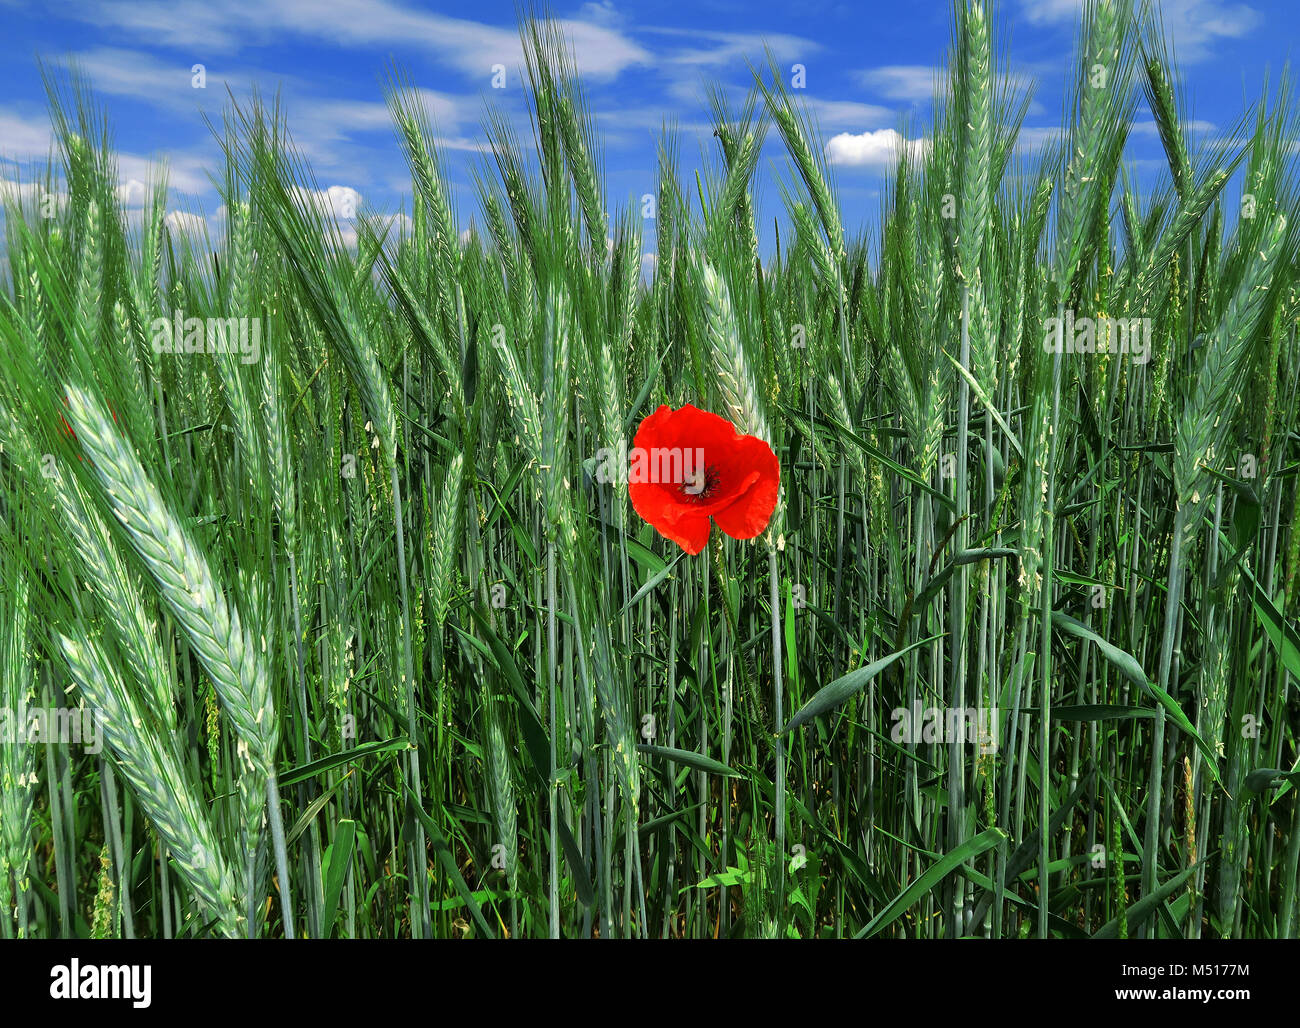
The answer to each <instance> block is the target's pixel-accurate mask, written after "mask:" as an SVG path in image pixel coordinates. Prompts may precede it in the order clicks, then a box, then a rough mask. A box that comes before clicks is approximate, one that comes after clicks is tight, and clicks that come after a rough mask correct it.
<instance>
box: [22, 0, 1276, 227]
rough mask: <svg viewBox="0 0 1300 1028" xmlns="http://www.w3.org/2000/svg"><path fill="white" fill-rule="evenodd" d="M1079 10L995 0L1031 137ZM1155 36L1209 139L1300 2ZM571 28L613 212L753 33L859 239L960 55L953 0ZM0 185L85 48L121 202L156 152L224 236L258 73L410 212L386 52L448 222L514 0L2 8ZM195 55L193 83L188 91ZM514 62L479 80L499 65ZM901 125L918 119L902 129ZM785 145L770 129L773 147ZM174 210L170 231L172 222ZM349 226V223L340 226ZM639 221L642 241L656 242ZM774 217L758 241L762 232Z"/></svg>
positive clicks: (84, 3)
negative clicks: (952, 45) (234, 138)
mask: <svg viewBox="0 0 1300 1028" xmlns="http://www.w3.org/2000/svg"><path fill="white" fill-rule="evenodd" d="M1081 3H1082V0H1002V3H1001V4H1000V7H999V11H998V23H999V25H1000V27H1001V33H1000V38H1001V44H1002V53H1003V54H1004V55H1006V56H1007V57H1008V58H1009V65H1010V74H1011V75H1012V76H1013V79H1014V81H1015V82H1016V83H1017V84H1019V85H1022V86H1027V87H1032V89H1033V97H1034V100H1033V104H1032V106H1031V108H1030V112H1029V116H1028V117H1027V118H1026V121H1025V125H1026V133H1025V135H1024V137H1023V139H1024V142H1025V144H1026V146H1032V145H1033V144H1035V143H1037V142H1041V141H1042V140H1044V139H1047V138H1050V137H1051V135H1052V134H1053V133H1054V132H1055V131H1057V130H1058V129H1059V126H1060V124H1061V99H1062V93H1063V86H1064V83H1065V81H1066V78H1067V76H1068V75H1069V73H1070V64H1071V54H1072V45H1073V40H1074V37H1075V31H1076V27H1077V22H1078V17H1079V10H1080V7H1081ZM1159 7H1160V8H1161V12H1162V15H1163V19H1164V22H1165V26H1166V30H1167V33H1168V35H1169V36H1170V38H1171V41H1172V44H1173V47H1174V51H1175V54H1176V56H1177V58H1178V61H1179V65H1180V68H1181V71H1182V73H1183V76H1184V80H1185V90H1186V95H1187V97H1188V99H1189V101H1190V106H1191V114H1192V118H1193V119H1194V122H1195V124H1194V126H1193V128H1194V130H1195V134H1196V135H1197V136H1199V137H1200V138H1202V139H1205V140H1209V139H1212V138H1213V136H1214V134H1215V133H1216V132H1217V131H1222V130H1224V129H1226V128H1228V127H1229V126H1231V125H1232V124H1233V122H1234V121H1235V120H1236V119H1237V118H1238V117H1239V116H1240V115H1241V113H1242V111H1243V110H1244V109H1245V107H1246V106H1247V105H1248V104H1249V103H1251V102H1254V101H1255V100H1257V99H1258V98H1259V96H1260V91H1261V86H1262V83H1263V80H1264V75H1265V72H1266V71H1271V79H1272V81H1273V82H1274V83H1276V81H1277V78H1278V76H1279V74H1280V72H1281V70H1282V67H1283V65H1284V63H1285V62H1286V61H1287V59H1288V58H1289V57H1290V56H1291V54H1290V50H1291V45H1292V42H1291V41H1292V40H1294V39H1296V38H1297V36H1298V33H1297V27H1298V26H1300V4H1297V3H1296V0H1251V2H1249V3H1244V2H1243V3H1237V2H1228V0H1162V2H1161V3H1160V4H1159ZM550 13H551V14H552V15H553V16H554V17H556V18H558V19H560V20H562V22H563V23H564V29H565V32H566V34H567V36H568V38H569V40H570V42H571V45H572V47H573V49H574V52H575V57H576V60H577V64H578V68H579V70H580V73H581V75H582V79H583V83H584V87H585V89H586V92H587V95H588V99H589V101H590V104H591V106H592V108H593V110H594V112H595V114H596V117H597V126H598V131H599V135H600V138H601V139H602V141H603V144H604V170H605V183H606V191H607V194H606V195H607V200H608V202H609V205H610V208H611V209H614V208H616V207H617V206H618V205H619V204H622V203H626V202H628V201H630V200H632V199H634V198H637V197H640V196H641V194H643V193H645V192H650V191H653V189H654V182H655V154H656V145H657V138H658V133H659V129H660V126H661V124H662V123H663V122H664V121H665V120H668V121H675V122H676V123H677V125H678V128H679V130H680V132H681V148H680V152H681V156H682V169H683V171H684V172H685V174H686V175H688V176H689V175H690V174H691V172H692V171H693V169H695V168H696V167H699V166H700V165H701V163H702V162H703V161H704V160H706V159H707V160H710V161H712V160H714V159H715V157H716V155H715V150H716V143H715V142H714V141H713V140H712V139H711V128H710V126H709V124H708V121H707V118H708V114H707V110H708V109H707V105H706V103H705V101H704V92H703V88H702V87H703V83H704V82H705V81H706V80H716V81H719V82H721V83H723V84H725V85H726V86H727V88H728V90H729V91H732V92H733V94H734V96H735V97H736V98H737V99H739V98H742V97H743V95H744V88H745V86H746V83H747V82H749V81H751V80H750V74H749V71H748V67H747V63H746V59H747V58H749V59H751V60H753V61H754V62H755V63H758V62H759V61H760V60H761V57H762V52H763V51H762V48H763V45H764V43H765V42H766V43H767V45H769V46H770V47H771V48H772V50H773V52H774V53H775V55H776V57H777V59H778V61H779V62H780V64H781V66H782V67H783V68H784V69H785V71H786V73H787V74H788V73H789V71H790V68H791V66H792V65H794V64H796V63H798V64H802V65H803V66H804V67H805V69H806V88H805V89H803V90H802V91H801V92H800V95H801V96H802V97H803V98H804V99H805V100H806V101H807V103H808V105H809V106H810V108H811V111H812V113H813V115H814V117H815V118H816V121H817V123H818V124H819V126H820V129H821V133H822V139H823V142H824V144H825V145H826V146H827V147H828V149H827V154H828V157H829V158H830V159H831V161H832V167H833V173H834V180H835V185H836V189H837V191H838V193H839V195H840V197H841V200H842V202H843V206H844V212H845V223H846V227H847V228H848V229H849V231H850V232H851V233H853V232H856V231H858V230H860V229H862V228H863V227H864V226H866V225H870V224H871V223H873V222H874V221H875V219H876V213H877V211H878V209H879V202H880V200H879V197H880V189H881V185H882V182H883V176H884V174H885V171H886V169H887V166H888V164H889V161H890V155H891V153H892V152H893V150H894V147H896V145H897V144H898V141H899V138H900V137H899V136H898V135H897V132H898V130H899V129H900V128H904V127H905V125H908V124H910V125H911V126H912V127H913V129H915V128H916V127H917V126H918V125H919V124H920V123H922V122H924V120H925V119H926V117H927V116H928V111H929V107H930V96H931V92H932V84H933V81H934V74H935V69H936V67H937V66H939V65H940V64H941V63H942V61H943V59H944V55H945V52H946V50H947V47H948V44H949V35H950V18H951V14H950V6H949V3H948V2H947V0H919V2H916V0H913V2H897V0H891V2H888V3H877V2H870V3H856V4H848V3H835V2H822V0H788V2H784V3H779V4H777V3H770V4H769V3H760V2H748V0H747V2H739V0H737V2H730V0H723V2H719V0H694V2H692V3H689V4H686V5H681V6H664V5H662V4H657V3H641V2H627V0H602V2H600V3H584V4H573V5H565V4H563V3H561V2H554V3H552V5H551V7H550ZM0 28H2V29H3V31H0V181H9V182H12V181H15V180H18V179H24V180H27V179H30V177H31V164H30V163H29V162H30V161H31V160H32V159H33V158H43V157H44V155H45V153H46V152H47V148H48V146H49V122H48V117H47V113H46V105H45V94H44V89H43V86H42V83H41V79H40V74H39V70H38V64H37V60H38V58H39V59H40V60H41V61H44V62H45V63H46V64H47V65H50V66H58V65H60V64H62V63H65V62H66V61H68V60H69V59H72V60H75V61H76V62H77V64H79V66H80V67H81V68H82V69H83V70H84V71H85V72H87V73H88V75H89V77H90V79H91V81H92V83H93V85H94V87H95V90H96V94H97V97H98V99H99V100H100V101H101V102H102V103H103V105H104V106H105V107H106V108H107V111H108V117H109V123H110V125H111V127H112V129H113V131H114V135H115V140H116V145H117V149H118V152H119V170H120V173H121V178H122V182H123V184H122V195H123V197H124V199H125V200H126V202H127V204H128V206H139V205H140V203H142V201H143V196H144V190H143V188H142V187H141V185H140V184H141V183H143V182H145V181H148V180H149V177H150V167H151V165H152V164H153V163H156V162H157V161H158V160H159V159H160V158H163V157H165V158H166V159H167V161H168V166H169V169H170V183H171V185H172V187H173V191H172V195H171V201H172V206H173V208H174V209H175V210H176V211H177V212H196V213H198V214H200V215H202V216H204V217H206V218H207V219H209V225H210V226H211V227H213V228H214V230H217V229H219V227H220V225H219V223H220V220H221V213H222V212H221V210H220V199H219V197H218V196H217V193H216V191H215V190H214V189H213V188H212V186H211V184H210V182H209V180H208V178H207V171H208V170H209V169H215V168H217V167H218V166H219V165H218V161H217V158H218V148H217V146H216V144H215V142H214V140H213V138H212V136H211V133H210V131H209V129H208V128H207V127H206V126H205V124H204V121H203V117H202V116H203V114H204V113H205V112H206V113H207V114H208V115H209V116H210V117H212V118H213V119H215V120H217V121H219V120H220V114H221V110H222V107H223V104H224V103H225V102H226V100H227V94H226V87H227V86H229V88H230V89H231V90H232V91H233V92H234V94H235V95H236V97H239V98H241V99H242V98H246V97H247V96H248V95H249V94H250V91H251V89H252V88H253V87H254V86H256V87H257V88H258V89H260V90H261V91H262V92H263V93H264V94H272V93H274V92H275V91H276V90H277V89H278V90H279V91H280V92H281V94H282V96H283V98H284V101H285V104H286V108H287V113H288V118H289V125H290V129H291V131H292V132H293V134H294V137H295V140H296V141H297V143H298V145H299V146H300V148H301V149H302V150H303V152H304V153H305V155H306V156H307V158H308V159H309V161H310V163H311V164H312V167H313V169H314V171H315V173H316V178H317V180H318V182H319V184H320V186H321V187H322V188H326V187H332V188H330V197H332V201H331V202H333V204H334V206H335V209H336V213H342V210H341V208H342V207H343V203H342V200H343V198H347V197H351V198H354V199H360V201H361V205H362V207H363V209H364V208H366V207H370V208H373V209H375V210H378V211H382V212H394V211H398V210H400V209H402V208H403V207H405V209H407V210H408V211H409V193H410V182H409V178H408V175H407V172H406V167H405V164H404V162H403V161H402V158H401V155H400V153H399V151H398V148H397V145H396V142H395V140H394V137H393V133H392V128H391V121H390V119H389V116H388V112H387V109H386V107H385V104H384V95H383V83H384V79H385V74H386V67H387V66H388V64H389V63H390V62H394V63H395V64H396V65H397V66H399V67H400V68H402V69H403V70H404V71H405V73H406V74H407V75H408V77H409V78H410V79H411V80H412V82H413V83H414V84H415V85H416V86H417V87H418V88H420V89H421V91H422V93H423V96H424V98H425V101H426V103H427V105H428V107H429V110H430V113H431V115H432V117H433V120H434V122H435V124H436V129H437V134H438V136H439V137H440V140H441V142H442V145H443V147H444V152H445V157H446V162H447V165H448V171H449V174H450V178H451V181H452V186H453V190H454V199H455V202H456V206H457V213H458V217H459V220H460V222H461V227H462V228H464V227H465V226H467V225H468V224H469V222H470V220H471V218H473V217H474V215H475V212H476V209H477V205H476V202H475V192H474V189H473V187H472V181H473V180H472V177H471V170H472V169H473V168H474V167H475V166H476V165H478V164H481V163H482V162H483V161H484V160H485V156H486V155H484V154H483V153H482V152H481V145H482V140H483V134H482V132H481V128H480V126H481V123H482V115H483V111H484V106H485V104H496V105H500V106H502V107H503V109H504V110H506V111H507V112H508V113H509V114H510V115H511V116H512V117H513V118H515V119H516V125H517V129H518V132H519V135H520V138H521V139H524V140H527V139H529V138H530V137H531V133H530V132H529V130H528V127H527V121H526V115H525V113H524V111H525V108H524V99H523V89H522V82H521V78H520V75H519V69H520V66H521V64H522V58H521V51H520V47H519V39H518V33H517V30H516V8H515V5H514V4H513V3H511V2H500V0H479V2H477V3H473V4H468V3H457V4H450V3H434V4H415V3H409V2H405V0H376V2H363V0H337V2H324V3H318V2H314V0H233V2H219V3H208V2H205V0H162V2H157V0H126V2H116V3H106V2H98V0H39V2H27V0H0ZM195 64H202V65H203V66H204V69H205V72H206V88H204V89H196V88H194V87H193V85H192V71H191V69H192V68H193V66H194V65H195ZM496 64H502V65H505V66H506V68H507V75H506V88H504V89H495V88H493V87H492V76H493V70H492V69H493V65H496ZM909 119H910V121H909ZM774 137H775V134H773V138H774ZM1161 154H1162V152H1161V150H1160V145H1159V141H1158V138H1157V137H1156V135H1155V132H1154V125H1153V124H1152V123H1151V121H1150V115H1149V113H1148V112H1147V111H1146V109H1145V107H1144V106H1142V107H1140V109H1139V113H1138V124H1137V126H1135V131H1134V135H1133V139H1132V143H1131V145H1130V148H1129V153H1128V157H1129V159H1130V162H1131V166H1132V168H1133V170H1134V171H1135V173H1136V174H1138V175H1139V176H1141V175H1142V173H1143V170H1144V169H1146V170H1147V171H1148V172H1150V173H1152V174H1154V173H1157V172H1158V169H1159V168H1160V167H1162V165H1163V158H1162V156H1161ZM787 174H788V171H787V169H786V168H785V166H784V161H783V160H782V159H781V155H780V151H779V149H778V148H777V147H775V146H770V147H769V148H768V150H767V151H766V152H765V157H764V161H763V164H762V167H761V174H760V179H759V184H758V201H759V212H760V217H761V218H762V219H763V221H764V223H765V225H767V226H770V224H771V221H772V219H773V217H775V216H777V215H779V214H780V207H781V199H780V192H779V190H778V188H777V187H776V183H777V181H778V180H779V179H780V178H781V177H783V176H786V175H787ZM177 218H178V219H180V220H183V219H184V218H185V214H184V213H178V214H177ZM345 227H346V226H345ZM647 228H648V231H647V233H646V236H647V245H646V249H649V248H650V244H651V241H652V238H653V232H652V229H651V228H650V227H649V226H647ZM768 231H770V230H766V229H765V233H764V234H765V236H766V235H767V234H768Z"/></svg>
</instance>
